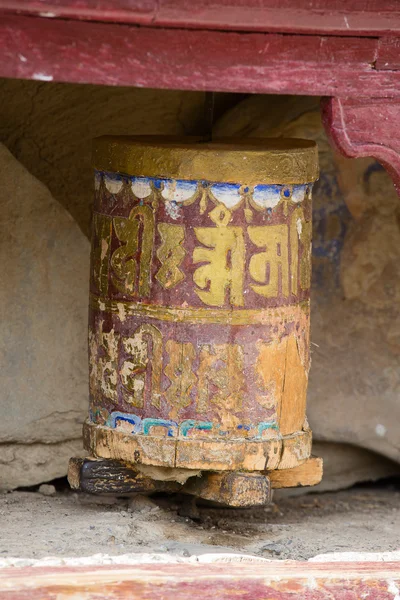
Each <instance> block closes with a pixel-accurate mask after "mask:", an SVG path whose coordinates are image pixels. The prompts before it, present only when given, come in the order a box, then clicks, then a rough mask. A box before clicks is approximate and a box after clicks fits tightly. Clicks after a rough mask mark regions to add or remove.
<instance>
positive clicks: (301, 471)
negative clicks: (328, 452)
mask: <svg viewBox="0 0 400 600" xmlns="http://www.w3.org/2000/svg"><path fill="white" fill-rule="evenodd" d="M267 474H268V477H269V479H270V481H271V487H272V488H273V489H279V488H289V487H305V486H310V485H317V483H319V482H320V481H321V479H322V474H323V461H322V458H318V457H316V456H312V457H311V458H309V459H308V460H306V461H305V462H303V463H302V464H301V465H298V466H297V467H293V469H279V470H276V471H267Z"/></svg>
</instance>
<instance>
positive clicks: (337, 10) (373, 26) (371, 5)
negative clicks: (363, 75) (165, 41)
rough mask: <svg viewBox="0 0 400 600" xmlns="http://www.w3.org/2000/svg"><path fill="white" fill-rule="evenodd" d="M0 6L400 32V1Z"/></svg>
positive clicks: (115, 18) (174, 0) (74, 15)
mask: <svg viewBox="0 0 400 600" xmlns="http://www.w3.org/2000/svg"><path fill="white" fill-rule="evenodd" d="M0 8H3V9H4V10H8V11H10V12H17V11H19V12H21V13H22V14H33V15H41V14H45V15H48V16H56V17H63V18H70V19H87V20H94V21H112V22H122V23H131V24H137V25H147V26H159V27H160V26H161V27H180V28H181V27H182V28H188V27H192V28H199V29H222V30H241V31H264V32H281V33H319V34H328V35H332V34H339V35H357V36H359V35H382V34H393V33H394V32H398V33H400V6H399V2H398V1H397V0H308V1H307V2H304V0H196V2H193V1H192V0H113V2H109V1H108V0H0Z"/></svg>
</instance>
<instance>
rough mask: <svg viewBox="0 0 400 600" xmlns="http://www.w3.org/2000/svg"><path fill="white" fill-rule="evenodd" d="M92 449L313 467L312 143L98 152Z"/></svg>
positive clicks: (102, 141) (224, 466)
mask: <svg viewBox="0 0 400 600" xmlns="http://www.w3.org/2000/svg"><path fill="white" fill-rule="evenodd" d="M94 167H95V190H96V191H95V203H94V213H93V235H92V260H91V283H90V314H89V353H90V411H89V419H88V421H87V422H86V424H85V426H84V438H85V447H86V449H87V450H89V451H90V452H91V454H92V456H94V457H101V458H104V459H117V460H119V461H125V462H126V463H129V464H132V465H138V466H139V465H140V466H146V465H148V466H151V467H159V468H161V469H159V472H162V471H163V469H162V468H165V467H168V468H171V467H172V468H174V469H187V470H193V473H195V472H197V473H198V471H214V472H226V471H231V472H242V473H249V472H258V473H260V472H261V473H264V474H267V475H268V474H269V473H270V472H274V471H276V470H280V469H285V470H287V469H293V468H297V467H299V466H300V465H302V464H304V463H305V462H307V460H308V459H309V457H310V452H311V431H310V428H309V426H308V424H307V419H306V414H305V409H306V392H307V381H308V371H309V365H310V351H309V320H310V304H309V303H310V273H311V232H312V229H311V190H312V185H313V182H314V181H315V180H316V179H317V176H318V158H317V148H316V145H315V143H314V142H311V141H306V140H299V139H295V140H294V139H293V140H292V139H286V140H284V139H264V140H250V141H249V140H247V141H245V142H240V141H239V142H232V141H229V143H228V142H224V141H222V140H221V141H220V142H215V143H205V142H201V141H194V142H189V143H188V142H185V141H184V142H183V143H180V142H177V141H172V142H171V140H168V139H165V140H162V139H160V138H151V137H143V138H141V137H137V138H129V137H103V138H99V139H97V140H95V143H94Z"/></svg>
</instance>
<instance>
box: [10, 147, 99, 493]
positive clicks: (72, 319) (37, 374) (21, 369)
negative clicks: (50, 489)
mask: <svg viewBox="0 0 400 600" xmlns="http://www.w3.org/2000/svg"><path fill="white" fill-rule="evenodd" d="M0 170H1V173H2V177H1V186H0V203H1V207H2V210H1V217H0V231H1V236H0V253H1V256H2V285H1V287H0V307H1V322H0V360H1V365H2V370H1V374H0V390H1V392H0V406H1V420H0V488H1V489H10V488H13V487H17V486H21V485H32V484H35V483H39V482H41V481H46V480H50V479H52V478H53V477H59V476H62V475H64V474H65V473H66V469H67V464H68V457H69V455H70V453H71V452H75V451H79V449H80V448H81V446H82V443H81V429H82V421H83V419H84V416H85V414H86V410H87V368H86V362H87V358H86V357H87V344H86V327H87V326H86V322H87V308H86V307H87V286H88V283H87V274H88V269H89V264H88V258H89V243H88V241H87V240H86V238H85V237H84V236H83V234H82V232H81V231H80V230H79V227H78V226H77V224H76V223H75V221H74V220H73V219H72V217H71V216H70V215H69V214H68V213H67V212H66V210H65V209H64V208H63V207H62V206H60V205H59V204H58V202H56V201H55V200H54V198H53V197H52V196H51V194H50V192H49V191H48V190H47V188H46V187H45V186H44V185H43V184H42V183H40V182H39V181H38V180H37V179H35V178H34V177H33V176H32V175H30V174H29V173H28V171H27V170H26V169H25V168H24V167H23V166H22V165H21V164H20V163H19V162H18V161H17V160H15V158H14V157H13V156H12V155H11V154H10V152H9V151H8V150H7V149H6V148H5V147H4V146H2V145H0Z"/></svg>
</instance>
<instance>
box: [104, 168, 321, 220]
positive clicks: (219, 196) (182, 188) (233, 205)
mask: <svg viewBox="0 0 400 600" xmlns="http://www.w3.org/2000/svg"><path fill="white" fill-rule="evenodd" d="M101 179H103V181H104V185H105V187H106V189H107V190H108V191H109V192H110V194H113V195H116V194H119V193H120V192H121V191H122V189H123V184H124V182H128V183H129V185H130V188H131V190H132V192H133V194H134V196H135V197H136V198H137V199H139V200H144V199H145V198H148V197H149V196H150V195H151V193H152V192H153V191H156V192H158V193H159V196H160V199H163V200H164V201H165V202H167V203H168V202H171V203H176V204H177V205H183V206H187V205H190V204H192V203H193V202H195V201H196V200H199V201H200V210H202V208H201V207H202V201H203V202H204V196H205V195H207V197H208V199H210V200H211V201H213V202H214V203H215V204H216V205H219V204H223V205H224V206H225V208H227V209H228V210H231V211H234V210H237V209H238V208H239V207H241V206H245V208H248V204H251V206H252V207H253V208H254V209H256V210H267V211H271V210H272V209H274V208H276V207H277V206H279V205H280V204H282V203H283V204H285V205H286V204H287V203H288V202H293V203H294V204H299V203H300V202H303V200H304V199H305V198H306V197H310V196H311V189H312V182H310V183H303V184H293V185H277V184H257V185H252V186H248V185H242V184H240V183H216V182H210V181H204V180H202V181H187V180H183V179H160V178H154V177H134V176H130V175H121V174H119V173H111V172H108V171H95V187H96V189H99V186H100V184H99V180H101Z"/></svg>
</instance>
